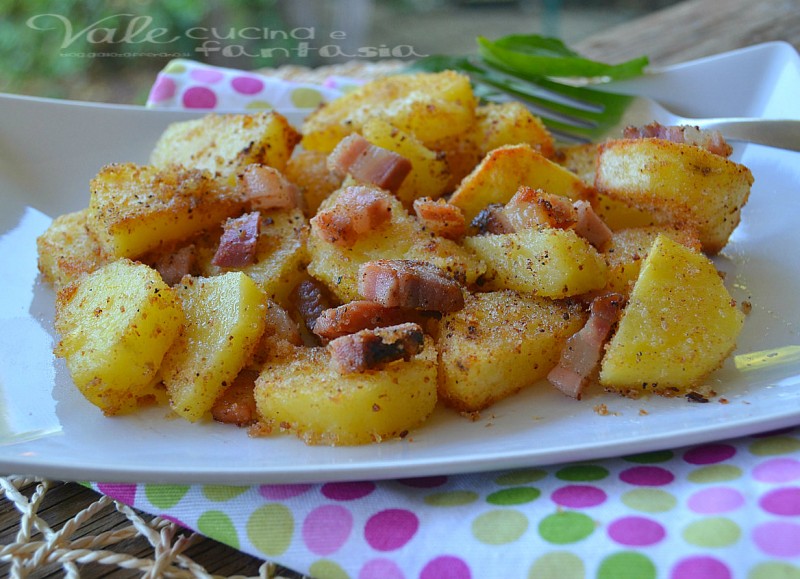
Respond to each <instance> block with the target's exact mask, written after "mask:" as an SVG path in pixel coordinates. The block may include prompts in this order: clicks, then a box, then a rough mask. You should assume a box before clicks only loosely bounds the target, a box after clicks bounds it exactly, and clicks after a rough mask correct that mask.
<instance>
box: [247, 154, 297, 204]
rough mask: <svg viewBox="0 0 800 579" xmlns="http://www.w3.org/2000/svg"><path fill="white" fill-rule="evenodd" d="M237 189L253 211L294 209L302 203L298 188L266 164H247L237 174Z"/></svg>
mask: <svg viewBox="0 0 800 579" xmlns="http://www.w3.org/2000/svg"><path fill="white" fill-rule="evenodd" d="M239 189H240V191H241V192H242V193H243V194H244V199H245V201H246V202H248V203H249V204H250V208H251V209H252V210H254V211H256V210H261V211H267V210H269V209H294V208H296V207H300V206H301V205H302V200H303V196H302V193H301V192H300V188H299V187H297V185H295V184H294V183H292V182H291V181H289V180H288V179H287V178H286V177H284V176H283V175H282V174H281V173H280V171H278V170H277V169H274V168H273V167H268V166H267V165H256V164H254V165H248V166H247V167H246V168H245V170H244V171H243V172H242V173H240V174H239Z"/></svg>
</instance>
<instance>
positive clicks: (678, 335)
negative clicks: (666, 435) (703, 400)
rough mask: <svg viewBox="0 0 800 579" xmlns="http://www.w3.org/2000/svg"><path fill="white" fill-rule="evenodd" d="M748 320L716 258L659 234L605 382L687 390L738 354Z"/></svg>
mask: <svg viewBox="0 0 800 579" xmlns="http://www.w3.org/2000/svg"><path fill="white" fill-rule="evenodd" d="M743 323H744V315H743V314H742V312H741V311H740V310H739V308H738V307H737V306H736V303H735V302H734V300H733V299H732V298H731V296H730V294H729V293H728V291H727V289H725V286H724V284H723V282H722V279H721V278H720V276H719V273H717V270H716V268H715V267H714V264H713V263H712V262H711V261H710V260H709V259H708V258H707V257H705V256H704V255H703V254H701V253H699V252H697V251H694V250H692V249H689V248H688V247H685V246H683V245H681V244H679V243H677V242H675V241H672V240H671V239H670V238H669V237H667V236H666V235H659V236H658V237H657V238H656V240H655V243H654V244H653V247H652V248H651V249H650V254H649V255H648V256H647V259H646V260H645V261H644V263H643V264H642V270H641V273H640V274H639V278H638V279H637V281H636V284H635V285H634V287H633V290H632V291H631V295H630V299H629V301H628V305H627V306H626V307H625V310H624V311H623V315H622V319H621V320H620V322H619V326H618V329H617V331H616V333H615V334H614V336H613V337H612V338H611V341H610V342H609V343H608V345H607V348H606V353H605V355H604V357H603V361H602V366H601V370H600V383H601V384H602V385H603V386H605V387H606V388H609V389H613V390H617V391H620V392H622V393H625V394H633V395H636V394H641V393H647V392H654V393H659V394H668V395H675V394H686V393H687V392H689V391H691V390H692V389H693V388H696V387H698V386H700V385H701V384H702V381H703V380H704V379H705V378H706V377H707V376H708V375H709V374H710V373H711V372H712V371H714V370H716V369H717V368H718V367H719V366H720V365H721V364H722V362H723V361H724V360H725V358H726V357H727V356H728V354H730V353H731V351H732V350H733V349H734V347H735V344H736V338H737V336H738V335H739V332H740V330H741V328H742V324H743Z"/></svg>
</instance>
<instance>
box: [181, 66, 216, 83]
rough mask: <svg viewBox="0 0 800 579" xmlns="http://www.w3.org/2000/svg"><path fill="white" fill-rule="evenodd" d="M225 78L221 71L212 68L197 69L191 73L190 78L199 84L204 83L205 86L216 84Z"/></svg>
mask: <svg viewBox="0 0 800 579" xmlns="http://www.w3.org/2000/svg"><path fill="white" fill-rule="evenodd" d="M224 77H225V75H224V74H222V73H221V72H220V71H218V70H212V69H210V68H196V69H194V70H193V71H191V72H190V73H189V78H191V79H192V80H196V81H197V82H202V83H203V84H214V83H217V82H219V81H221V80H222V79H223V78H224Z"/></svg>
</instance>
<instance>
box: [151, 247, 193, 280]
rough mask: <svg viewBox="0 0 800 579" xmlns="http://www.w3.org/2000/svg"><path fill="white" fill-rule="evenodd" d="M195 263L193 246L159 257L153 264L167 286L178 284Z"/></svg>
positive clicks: (188, 273) (190, 271)
mask: <svg viewBox="0 0 800 579" xmlns="http://www.w3.org/2000/svg"><path fill="white" fill-rule="evenodd" d="M196 261H197V252H196V251H195V247H194V245H185V246H183V247H181V248H180V249H178V250H176V251H173V252H172V253H168V254H166V255H164V256H162V257H160V258H159V259H158V260H156V262H155V263H154V264H153V267H154V268H155V270H156V271H157V272H158V273H159V274H161V279H163V280H164V283H166V284H167V285H175V284H177V283H180V281H181V280H182V279H183V276H185V275H190V274H191V273H192V271H193V270H194V266H195V262H196Z"/></svg>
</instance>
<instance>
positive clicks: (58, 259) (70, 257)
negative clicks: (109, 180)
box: [36, 209, 111, 290]
mask: <svg viewBox="0 0 800 579" xmlns="http://www.w3.org/2000/svg"><path fill="white" fill-rule="evenodd" d="M88 213H89V211H88V210H87V209H81V210H80V211H75V212H73V213H66V214H64V215H59V216H58V217H56V218H55V219H54V220H53V222H52V223H51V224H50V227H48V228H47V230H46V231H45V232H44V233H43V234H42V235H40V236H39V238H38V239H37V240H36V249H37V252H38V256H39V272H40V273H41V274H42V279H43V280H44V281H45V282H47V283H50V284H53V287H54V288H55V289H57V290H58V289H61V288H62V287H64V286H66V285H67V284H69V283H71V282H73V281H76V280H78V279H80V278H81V277H82V276H84V275H85V274H87V273H91V272H93V271H94V270H95V269H97V268H98V267H100V266H101V265H103V264H105V263H108V262H109V261H110V260H111V257H110V256H109V255H108V254H107V253H106V252H105V251H104V250H103V248H102V247H101V246H100V243H99V242H98V241H97V239H96V238H95V237H94V235H92V233H91V232H90V231H89V228H88V227H87V225H86V217H87V215H88Z"/></svg>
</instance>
